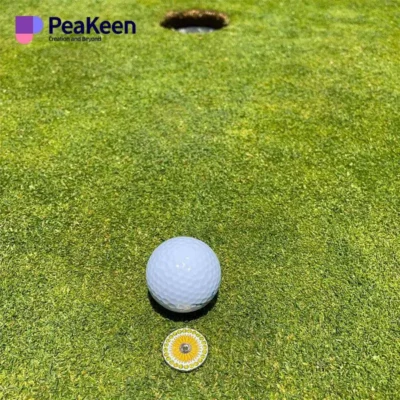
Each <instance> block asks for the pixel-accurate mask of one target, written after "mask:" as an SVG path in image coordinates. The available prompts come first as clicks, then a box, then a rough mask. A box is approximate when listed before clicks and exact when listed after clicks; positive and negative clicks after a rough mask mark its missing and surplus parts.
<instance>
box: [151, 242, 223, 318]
mask: <svg viewBox="0 0 400 400" xmlns="http://www.w3.org/2000/svg"><path fill="white" fill-rule="evenodd" d="M146 280H147V286H148V288H149V291H150V293H151V295H152V296H153V298H154V299H155V300H156V301H157V303H159V304H161V305H162V306H163V307H165V308H166V309H168V310H171V311H175V312H179V313H187V312H192V311H196V310H199V309H200V308H202V307H204V306H205V305H206V304H208V303H209V302H210V301H211V300H212V299H213V297H214V296H215V295H216V293H217V291H218V288H219V285H220V283H221V267H220V264H219V261H218V258H217V256H216V255H215V253H214V252H213V251H212V250H211V248H210V247H209V246H208V245H207V244H205V243H204V242H202V241H201V240H198V239H194V238H191V237H176V238H173V239H169V240H167V241H165V242H164V243H162V244H160V246H158V247H157V248H156V249H155V250H154V252H153V254H152V255H151V256H150V259H149V261H148V263H147V269H146Z"/></svg>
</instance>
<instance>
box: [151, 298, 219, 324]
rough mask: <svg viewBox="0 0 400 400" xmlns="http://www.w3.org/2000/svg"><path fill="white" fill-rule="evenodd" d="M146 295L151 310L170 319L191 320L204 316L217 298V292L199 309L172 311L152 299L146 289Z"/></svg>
mask: <svg viewBox="0 0 400 400" xmlns="http://www.w3.org/2000/svg"><path fill="white" fill-rule="evenodd" d="M147 297H148V298H149V301H150V304H151V306H152V307H153V310H154V311H155V312H157V313H158V314H160V315H161V316H162V317H164V318H168V319H170V320H172V321H192V320H194V319H198V318H201V317H204V316H205V315H207V314H208V313H209V312H210V311H211V310H212V309H213V308H214V306H215V304H216V302H217V300H218V292H217V294H216V295H215V296H214V297H213V299H212V300H211V301H210V302H209V303H208V304H207V305H206V306H204V307H203V308H201V309H200V310H197V311H192V312H189V313H177V312H174V311H170V310H167V309H166V308H164V307H163V306H161V305H160V304H158V303H157V302H156V301H155V300H154V298H153V296H152V295H151V294H150V292H149V291H147Z"/></svg>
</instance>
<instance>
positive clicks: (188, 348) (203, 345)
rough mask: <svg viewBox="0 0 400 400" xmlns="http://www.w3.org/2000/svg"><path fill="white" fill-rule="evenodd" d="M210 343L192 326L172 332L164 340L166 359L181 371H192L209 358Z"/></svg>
mask: <svg viewBox="0 0 400 400" xmlns="http://www.w3.org/2000/svg"><path fill="white" fill-rule="evenodd" d="M207 354H208V345H207V341H206V339H205V337H204V336H203V335H202V334H201V333H199V332H197V331H195V330H194V329H190V328H183V329H178V330H176V331H174V332H172V333H171V334H170V335H169V336H168V337H167V338H166V339H165V341H164V344H163V355H164V359H165V361H166V362H167V363H168V364H169V365H170V366H171V367H172V368H175V369H178V370H180V371H191V370H193V369H195V368H197V367H200V365H202V364H203V363H204V361H205V359H206V358H207Z"/></svg>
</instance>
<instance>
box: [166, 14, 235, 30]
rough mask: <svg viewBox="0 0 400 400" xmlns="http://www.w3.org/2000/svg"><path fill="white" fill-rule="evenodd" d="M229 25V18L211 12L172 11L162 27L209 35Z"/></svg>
mask: <svg viewBox="0 0 400 400" xmlns="http://www.w3.org/2000/svg"><path fill="white" fill-rule="evenodd" d="M228 24H229V19H228V16H227V15H225V14H223V13H220V12H217V11H211V10H186V11H170V12H169V13H167V15H166V16H165V18H164V20H163V21H161V26H162V27H164V28H167V29H175V30H176V31H178V32H181V33H209V32H213V31H216V30H218V29H222V28H224V27H225V26H227V25H228Z"/></svg>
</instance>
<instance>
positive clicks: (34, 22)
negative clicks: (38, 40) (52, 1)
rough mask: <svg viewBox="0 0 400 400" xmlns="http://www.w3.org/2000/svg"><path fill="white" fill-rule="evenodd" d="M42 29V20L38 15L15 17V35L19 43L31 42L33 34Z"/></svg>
mask: <svg viewBox="0 0 400 400" xmlns="http://www.w3.org/2000/svg"><path fill="white" fill-rule="evenodd" d="M42 29H43V21H42V19H41V18H40V17H31V16H30V17H22V16H17V17H15V37H16V39H17V41H18V42H19V43H21V44H28V43H30V42H32V40H33V35H34V34H36V33H39V32H40V31H41V30H42Z"/></svg>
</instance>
